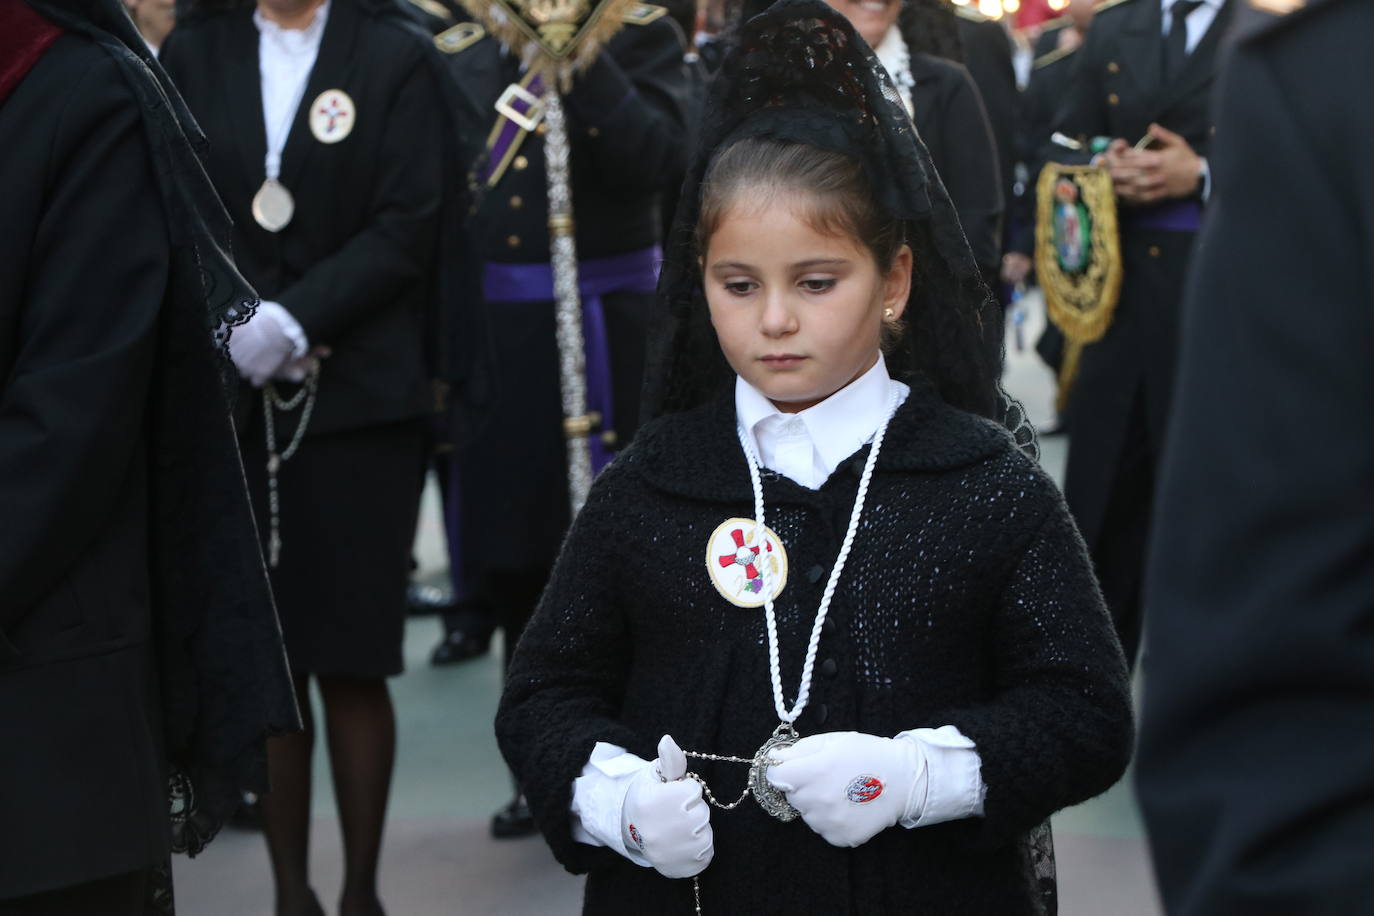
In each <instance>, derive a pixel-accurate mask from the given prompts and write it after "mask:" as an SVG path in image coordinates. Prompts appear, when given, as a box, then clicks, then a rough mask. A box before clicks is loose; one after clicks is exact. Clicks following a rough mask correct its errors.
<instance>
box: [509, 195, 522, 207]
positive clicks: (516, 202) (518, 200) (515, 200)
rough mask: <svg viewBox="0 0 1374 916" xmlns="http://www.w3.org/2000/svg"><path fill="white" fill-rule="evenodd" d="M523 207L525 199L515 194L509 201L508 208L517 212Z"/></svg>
mask: <svg viewBox="0 0 1374 916" xmlns="http://www.w3.org/2000/svg"><path fill="white" fill-rule="evenodd" d="M524 205H525V198H523V197H521V196H520V195H519V194H516V195H515V196H514V197H512V198H511V199H510V208H511V209H512V210H519V209H520V208H521V207H523V206H524Z"/></svg>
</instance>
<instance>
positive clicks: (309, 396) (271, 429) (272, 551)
mask: <svg viewBox="0 0 1374 916" xmlns="http://www.w3.org/2000/svg"><path fill="white" fill-rule="evenodd" d="M319 385H320V369H319V364H318V363H316V364H315V365H314V366H312V367H311V369H310V374H309V375H307V376H306V379H305V384H304V385H302V386H301V389H300V391H297V392H296V393H295V395H293V396H292V397H291V398H290V399H288V400H283V399H282V398H281V397H279V396H278V395H277V388H276V386H275V385H273V384H272V383H271V382H268V383H267V385H266V386H265V387H264V388H263V389H262V413H263V426H264V427H265V430H266V433H267V502H268V509H269V511H270V513H271V521H270V526H271V528H270V530H271V533H270V535H269V537H268V541H267V562H268V564H269V565H270V566H271V567H272V568H273V569H276V568H277V565H278V562H279V561H280V559H281V546H282V540H281V496H280V494H279V493H278V485H277V473H278V472H279V471H280V470H281V465H282V462H284V461H288V460H290V459H291V458H292V457H293V456H294V455H295V454H296V452H297V451H298V450H299V449H300V447H301V442H303V441H304V440H305V430H306V427H308V426H309V425H310V417H311V415H312V414H313V413H314V412H315V395H316V394H317V393H318V391H319ZM301 404H304V405H305V408H304V409H303V410H302V411H301V420H300V422H299V423H297V424H296V431H295V432H294V433H293V434H292V436H291V441H290V442H289V443H287V446H286V448H285V449H284V450H282V451H281V452H280V453H278V452H277V424H276V416H275V413H274V411H277V410H280V411H282V412H287V411H292V410H295V409H296V408H297V407H300V406H301Z"/></svg>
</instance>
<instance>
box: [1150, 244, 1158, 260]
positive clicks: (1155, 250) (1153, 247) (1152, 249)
mask: <svg viewBox="0 0 1374 916" xmlns="http://www.w3.org/2000/svg"><path fill="white" fill-rule="evenodd" d="M1150 257H1152V258H1157V257H1159V246H1158V245H1151V246H1150Z"/></svg>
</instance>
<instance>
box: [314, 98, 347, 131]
mask: <svg viewBox="0 0 1374 916" xmlns="http://www.w3.org/2000/svg"><path fill="white" fill-rule="evenodd" d="M319 113H320V114H321V115H323V116H324V117H326V118H328V119H329V124H328V125H327V126H326V127H325V129H324V132H325V133H327V134H332V133H334V131H335V129H337V128H338V126H339V122H340V121H342V120H344V119H345V118H347V117H348V110H347V109H345V108H344V107H343V106H342V105H340V104H339V100H338V99H337V98H335V97H334V96H330V97H329V98H328V99H327V100H326V101H325V103H324V104H323V105H321V106H320V110H319Z"/></svg>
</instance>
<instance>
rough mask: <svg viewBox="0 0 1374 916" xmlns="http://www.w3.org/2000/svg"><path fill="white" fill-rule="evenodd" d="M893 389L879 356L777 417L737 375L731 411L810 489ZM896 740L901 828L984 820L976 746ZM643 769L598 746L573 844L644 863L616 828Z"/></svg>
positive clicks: (896, 388)
mask: <svg viewBox="0 0 1374 916" xmlns="http://www.w3.org/2000/svg"><path fill="white" fill-rule="evenodd" d="M893 392H896V393H897V394H898V403H901V402H902V401H905V400H906V398H907V396H908V395H909V394H910V393H911V389H910V388H908V387H907V386H906V385H904V384H902V383H901V382H899V381H896V380H895V379H893V378H892V377H891V376H889V375H888V374H887V362H886V361H885V360H884V359H883V357H882V354H879V355H878V361H877V363H875V364H874V366H873V368H871V369H869V370H868V371H867V372H865V373H864V374H863V375H861V376H859V377H858V378H857V379H855V380H854V381H852V382H850V383H849V384H848V385H846V386H845V387H844V388H841V389H840V390H839V391H837V392H835V393H834V394H832V395H831V396H830V397H828V398H826V399H825V400H824V401H821V402H820V403H819V404H817V405H815V406H814V407H810V408H807V409H806V410H803V411H800V412H798V413H795V414H784V413H782V412H781V411H779V410H778V409H777V408H776V407H774V406H773V403H772V402H771V401H769V400H768V398H766V397H764V395H763V394H761V393H760V392H759V390H758V389H756V388H754V387H753V386H752V385H750V384H749V383H747V382H745V381H744V380H743V379H740V378H737V379H736V381H735V414H736V417H737V418H738V419H739V422H740V425H741V426H743V427H744V428H745V429H746V430H747V431H748V432H749V433H750V434H751V435H752V436H753V437H754V447H755V449H756V451H757V452H758V455H759V461H761V462H762V463H763V465H764V467H767V468H770V469H772V470H774V471H777V472H778V473H779V474H783V475H785V476H787V477H789V478H791V479H792V480H794V481H796V482H797V483H799V484H801V485H802V486H804V487H809V488H811V489H813V490H814V489H817V488H819V487H820V485H821V484H823V483H824V482H825V481H826V480H827V479H828V478H829V477H830V475H831V474H833V473H834V472H835V469H836V468H837V467H839V465H840V463H841V462H842V461H844V460H845V459H846V458H849V457H851V456H852V455H853V454H854V453H855V452H857V451H858V450H859V449H861V448H863V447H864V446H865V445H866V444H868V443H869V442H870V441H872V439H873V436H874V435H875V434H876V433H877V432H878V427H879V426H881V425H882V423H883V419H884V418H885V416H886V413H887V406H888V403H889V398H891V396H892V394H893ZM759 689H760V690H767V689H768V685H767V684H760V685H759ZM894 737H897V738H905V739H909V740H913V741H917V742H919V743H920V745H921V750H922V752H923V753H924V754H925V758H926V801H925V806H924V807H923V808H922V810H921V816H920V818H919V819H918V820H914V821H909V820H906V819H904V820H903V821H902V826H903V827H923V826H926V825H928V824H938V823H942V822H944V821H951V820H957V819H959V818H965V817H981V816H982V815H983V800H984V797H985V796H986V794H987V789H986V787H985V786H984V785H983V779H982V761H981V759H980V758H979V756H978V748H977V746H976V745H974V743H973V742H972V741H970V740H969V739H968V738H966V737H964V735H963V734H962V733H960V731H959V730H958V729H957V728H955V727H954V726H952V725H946V726H943V727H941V728H917V729H913V730H911V731H904V732H902V733H900V734H898V735H896V736H894ZM686 750H701V749H700V748H686ZM707 750H711V749H707ZM713 752H714V751H713ZM643 766H644V760H643V759H642V758H640V757H638V756H636V755H635V754H631V753H629V752H628V751H626V750H625V748H623V747H620V746H618V745H614V744H608V743H607V742H604V741H598V742H597V743H596V746H595V747H594V748H593V749H592V755H591V758H590V759H589V760H588V761H587V765H586V766H585V767H583V768H582V773H581V775H580V776H578V777H577V778H576V779H574V780H573V798H572V835H573V839H575V840H577V841H578V842H580V843H586V844H587V845H589V846H607V847H609V848H611V849H613V850H615V851H616V852H618V853H620V854H621V855H623V856H626V857H627V858H629V859H630V860H631V861H633V862H636V863H638V864H640V865H644V866H648V865H649V862H648V860H647V859H645V858H644V857H643V856H642V855H640V854H639V853H638V851H637V850H634V849H632V848H629V847H627V846H626V843H625V838H624V836H623V829H622V826H621V816H622V815H621V812H622V810H623V808H624V806H625V795H626V793H628V792H629V790H630V785H631V783H632V782H633V781H634V778H635V776H636V775H637V774H638V773H639V772H640V770H641V769H642V768H643Z"/></svg>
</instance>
